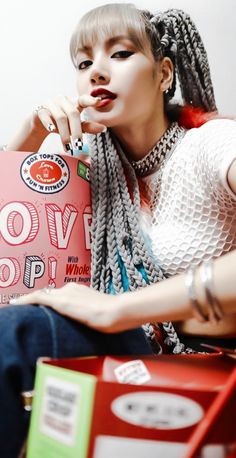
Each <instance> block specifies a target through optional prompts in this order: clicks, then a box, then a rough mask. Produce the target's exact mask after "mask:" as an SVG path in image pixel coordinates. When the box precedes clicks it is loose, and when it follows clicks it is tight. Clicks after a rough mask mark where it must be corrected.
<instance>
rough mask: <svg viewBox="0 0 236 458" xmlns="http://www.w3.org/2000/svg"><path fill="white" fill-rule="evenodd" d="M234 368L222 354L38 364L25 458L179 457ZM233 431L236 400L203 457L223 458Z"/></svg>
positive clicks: (221, 419)
mask: <svg viewBox="0 0 236 458" xmlns="http://www.w3.org/2000/svg"><path fill="white" fill-rule="evenodd" d="M234 364H235V362H234V361H233V360H231V359H230V358H227V357H225V356H223V355H219V354H214V355H213V354H212V355H161V356H159V357H158V358H156V357H145V358H140V357H137V358H136V359H134V358H133V359H131V358H128V357H113V356H111V357H110V356H106V357H91V358H78V359H64V360H63V359H62V360H48V359H47V360H44V359H41V360H40V361H39V363H38V366H37V375H36V385H35V398H34V403H33V413H32V418H31V425H30V433H29V442H28V454H27V457H28V458H42V457H47V458H58V457H63V458H72V457H73V458H75V457H77V458H108V457H109V458H110V457H112V458H131V457H132V458H133V457H135V458H147V456H152V457H157V456H161V455H162V454H163V456H165V457H166V458H183V456H184V453H185V451H186V448H187V442H188V440H189V438H190V436H191V434H192V432H193V430H194V428H195V427H196V425H197V424H198V422H199V421H200V420H201V419H202V418H203V416H204V413H205V411H206V410H207V409H208V407H209V406H210V404H211V402H212V401H213V400H214V398H215V396H216V394H217V393H218V392H219V390H221V389H224V385H225V383H226V380H227V377H228V375H229V374H230V372H231V370H232V368H233V367H234ZM235 425H236V395H234V397H233V398H231V399H230V401H229V402H228V404H227V406H226V408H225V409H224V411H223V412H221V415H220V417H219V420H218V422H217V425H216V427H215V428H214V431H212V432H211V434H210V435H209V437H208V441H207V443H208V444H207V445H206V446H205V447H204V450H205V451H204V454H203V455H201V456H204V457H207V458H209V457H211V458H223V457H224V456H226V455H225V453H226V444H229V443H232V442H233V441H235V440H236V427H235Z"/></svg>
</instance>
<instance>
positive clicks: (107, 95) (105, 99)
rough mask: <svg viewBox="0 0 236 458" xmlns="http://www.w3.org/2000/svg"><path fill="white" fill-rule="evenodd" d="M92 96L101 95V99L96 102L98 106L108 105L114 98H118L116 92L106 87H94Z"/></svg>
mask: <svg viewBox="0 0 236 458" xmlns="http://www.w3.org/2000/svg"><path fill="white" fill-rule="evenodd" d="M90 95H91V96H92V97H100V98H101V100H100V101H99V102H98V103H97V104H96V108H102V107H105V106H107V105H108V104H109V103H111V102H112V100H114V99H116V97H117V95H116V94H114V92H111V91H108V89H105V88H102V87H101V88H97V89H94V90H93V91H92V92H91V94H90Z"/></svg>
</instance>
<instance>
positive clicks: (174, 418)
mask: <svg viewBox="0 0 236 458" xmlns="http://www.w3.org/2000/svg"><path fill="white" fill-rule="evenodd" d="M111 410H112V412H113V413H114V414H115V415H116V416H117V417H119V418H120V419H121V420H123V421H126V422H127V423H131V424H132V425H138V426H143V427H145V428H156V429H181V428H186V427H188V426H192V425H194V424H195V423H198V422H199V421H200V420H201V418H202V417H203V415H204V411H203V409H202V407H201V406H200V405H199V404H198V403H197V402H195V401H193V400H192V399H189V398H187V397H184V396H179V395H177V394H172V393H165V392H156V391H146V392H136V393H129V394H125V395H123V396H119V397H118V398H116V399H115V400H114V401H113V402H112V404H111Z"/></svg>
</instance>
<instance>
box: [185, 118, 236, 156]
mask: <svg viewBox="0 0 236 458" xmlns="http://www.w3.org/2000/svg"><path fill="white" fill-rule="evenodd" d="M185 140H186V143H185V145H186V146H187V144H188V143H189V145H190V144H191V145H192V146H193V145H195V147H199V148H200V147H201V146H208V147H209V148H212V149H213V150H214V148H219V147H220V146H221V147H222V145H225V146H227V145H228V146H229V145H230V144H232V145H236V122H235V120H234V119H229V118H217V119H211V120H210V121H207V122H206V123H204V124H203V125H202V126H200V127H194V128H192V129H189V130H188V131H187V134H186V135H185Z"/></svg>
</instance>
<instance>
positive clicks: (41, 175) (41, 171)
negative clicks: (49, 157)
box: [30, 161, 62, 184]
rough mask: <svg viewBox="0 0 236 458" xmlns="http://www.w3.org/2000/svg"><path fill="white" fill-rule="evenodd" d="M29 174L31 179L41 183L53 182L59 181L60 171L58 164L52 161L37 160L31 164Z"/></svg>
mask: <svg viewBox="0 0 236 458" xmlns="http://www.w3.org/2000/svg"><path fill="white" fill-rule="evenodd" d="M30 175H31V177H32V178H33V180H35V181H37V182H38V183H42V184H54V183H57V182H58V181H60V179H61V177H62V171H61V168H60V167H59V165H57V164H55V162H52V161H37V162H35V163H34V164H32V165H31V168H30Z"/></svg>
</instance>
